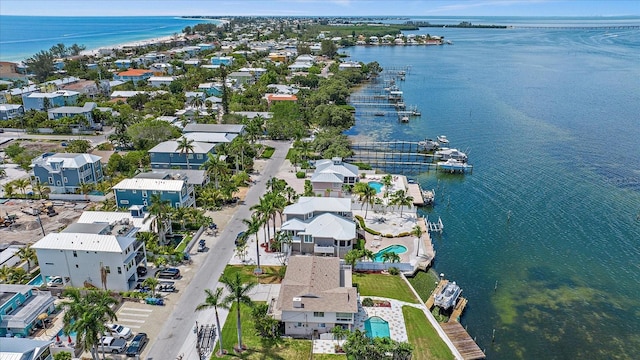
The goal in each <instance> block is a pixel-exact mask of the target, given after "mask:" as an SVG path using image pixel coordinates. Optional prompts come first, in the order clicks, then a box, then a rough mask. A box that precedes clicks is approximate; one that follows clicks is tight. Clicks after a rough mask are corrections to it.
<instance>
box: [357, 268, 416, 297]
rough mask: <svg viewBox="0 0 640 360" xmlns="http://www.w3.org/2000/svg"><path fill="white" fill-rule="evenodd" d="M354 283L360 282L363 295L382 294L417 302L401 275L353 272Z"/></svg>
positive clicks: (359, 289) (381, 295)
mask: <svg viewBox="0 0 640 360" xmlns="http://www.w3.org/2000/svg"><path fill="white" fill-rule="evenodd" d="M353 284H354V286H355V284H358V291H359V292H360V295H361V296H380V297H386V298H390V299H396V300H401V301H406V302H410V303H417V302H418V299H416V297H415V296H414V295H413V292H412V291H411V289H410V288H409V286H408V285H407V284H406V283H405V282H404V280H403V279H402V278H401V277H400V276H394V275H384V274H361V273H354V274H353Z"/></svg>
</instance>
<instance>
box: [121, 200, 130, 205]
mask: <svg viewBox="0 0 640 360" xmlns="http://www.w3.org/2000/svg"><path fill="white" fill-rule="evenodd" d="M120 204H122V205H129V200H120Z"/></svg>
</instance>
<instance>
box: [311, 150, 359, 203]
mask: <svg viewBox="0 0 640 360" xmlns="http://www.w3.org/2000/svg"><path fill="white" fill-rule="evenodd" d="M315 166H316V170H315V171H314V172H313V175H312V176H311V185H312V186H313V192H314V193H315V194H316V195H317V196H326V197H343V196H344V192H343V191H342V186H343V185H353V184H355V183H357V182H358V181H359V178H358V167H357V166H355V165H352V164H348V163H345V162H343V161H342V158H339V157H336V158H332V159H322V160H318V161H316V163H315Z"/></svg>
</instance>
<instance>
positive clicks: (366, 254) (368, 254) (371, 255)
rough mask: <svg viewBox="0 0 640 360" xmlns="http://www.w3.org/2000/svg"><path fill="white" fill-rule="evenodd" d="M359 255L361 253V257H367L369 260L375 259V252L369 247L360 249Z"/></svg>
mask: <svg viewBox="0 0 640 360" xmlns="http://www.w3.org/2000/svg"><path fill="white" fill-rule="evenodd" d="M360 255H362V258H363V259H369V261H373V260H375V259H376V254H375V253H374V252H373V251H371V250H369V249H362V250H360Z"/></svg>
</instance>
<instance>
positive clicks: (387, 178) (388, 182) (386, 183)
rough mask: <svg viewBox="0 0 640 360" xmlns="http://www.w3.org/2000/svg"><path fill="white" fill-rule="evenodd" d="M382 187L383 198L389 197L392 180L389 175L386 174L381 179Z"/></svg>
mask: <svg viewBox="0 0 640 360" xmlns="http://www.w3.org/2000/svg"><path fill="white" fill-rule="evenodd" d="M381 182H382V185H384V197H385V198H387V197H389V189H391V183H392V182H393V178H392V177H391V174H387V175H385V176H383V177H382V181H381Z"/></svg>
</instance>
